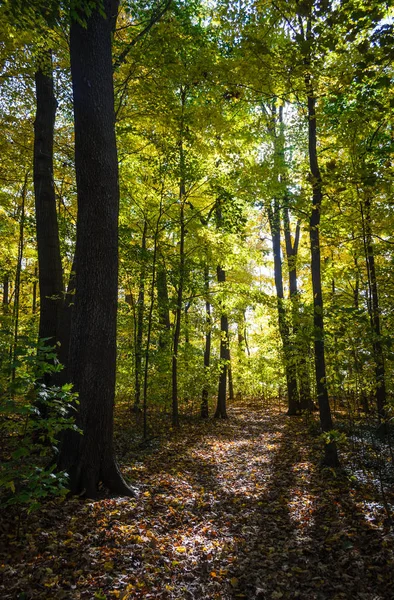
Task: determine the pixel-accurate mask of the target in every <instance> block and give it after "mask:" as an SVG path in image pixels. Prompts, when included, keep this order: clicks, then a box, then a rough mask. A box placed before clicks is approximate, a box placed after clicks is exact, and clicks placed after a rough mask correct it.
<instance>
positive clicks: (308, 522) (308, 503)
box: [287, 490, 315, 530]
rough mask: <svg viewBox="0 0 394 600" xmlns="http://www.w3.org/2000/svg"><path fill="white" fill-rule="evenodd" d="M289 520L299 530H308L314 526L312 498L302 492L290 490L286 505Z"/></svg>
mask: <svg viewBox="0 0 394 600" xmlns="http://www.w3.org/2000/svg"><path fill="white" fill-rule="evenodd" d="M287 507H288V511H289V518H290V520H291V521H292V522H293V523H294V524H295V525H296V526H297V527H298V528H301V529H304V530H305V529H310V528H311V527H313V526H314V524H315V518H314V516H313V507H314V498H313V497H312V496H309V495H308V494H305V493H304V492H303V491H302V490H292V497H291V500H289V502H288V504H287Z"/></svg>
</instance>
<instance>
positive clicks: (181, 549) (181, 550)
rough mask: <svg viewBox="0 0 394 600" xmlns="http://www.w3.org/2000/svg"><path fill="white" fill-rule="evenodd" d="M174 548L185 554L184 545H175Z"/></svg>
mask: <svg viewBox="0 0 394 600" xmlns="http://www.w3.org/2000/svg"><path fill="white" fill-rule="evenodd" d="M175 550H176V551H177V552H179V554H185V552H186V548H185V546H177V547H176V548H175Z"/></svg>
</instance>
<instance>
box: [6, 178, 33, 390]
mask: <svg viewBox="0 0 394 600" xmlns="http://www.w3.org/2000/svg"><path fill="white" fill-rule="evenodd" d="M28 179H29V173H28V172H26V174H25V180H24V182H23V185H22V191H21V204H20V207H19V210H18V213H19V240H18V259H17V263H16V273H15V291H14V306H13V312H12V322H13V341H12V345H11V350H10V358H11V382H12V383H14V381H15V375H16V366H15V361H16V355H17V351H18V340H19V312H20V292H21V275H22V261H23V251H24V247H25V214H26V195H27V183H28Z"/></svg>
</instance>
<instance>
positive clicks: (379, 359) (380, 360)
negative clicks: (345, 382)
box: [362, 194, 387, 433]
mask: <svg viewBox="0 0 394 600" xmlns="http://www.w3.org/2000/svg"><path fill="white" fill-rule="evenodd" d="M362 209H363V207H362ZM363 226H364V246H365V258H366V262H367V273H368V286H369V316H370V321H371V329H372V339H373V352H374V360H375V398H376V406H377V412H378V422H379V430H380V431H381V432H382V433H384V432H385V431H386V423H385V421H386V410H385V405H386V402H387V399H386V378H385V367H384V354H383V346H382V337H381V336H382V333H381V324H380V307H379V293H378V284H377V280H376V266H375V251H374V245H373V241H372V224H371V199H370V196H369V194H367V197H366V200H365V203H364V210H363Z"/></svg>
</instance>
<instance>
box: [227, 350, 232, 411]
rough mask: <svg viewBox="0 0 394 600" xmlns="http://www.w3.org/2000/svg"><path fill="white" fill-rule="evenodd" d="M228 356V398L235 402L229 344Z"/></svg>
mask: <svg viewBox="0 0 394 600" xmlns="http://www.w3.org/2000/svg"><path fill="white" fill-rule="evenodd" d="M227 356H228V367H227V372H228V398H229V400H234V380H233V370H232V368H231V354H230V347H229V342H228V344H227Z"/></svg>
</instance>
